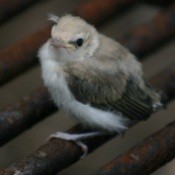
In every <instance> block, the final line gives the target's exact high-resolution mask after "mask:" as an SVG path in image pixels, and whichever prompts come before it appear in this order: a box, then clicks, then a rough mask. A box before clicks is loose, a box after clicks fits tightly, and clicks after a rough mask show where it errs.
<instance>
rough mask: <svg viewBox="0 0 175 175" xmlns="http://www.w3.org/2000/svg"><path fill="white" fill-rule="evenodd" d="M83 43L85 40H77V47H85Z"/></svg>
mask: <svg viewBox="0 0 175 175" xmlns="http://www.w3.org/2000/svg"><path fill="white" fill-rule="evenodd" d="M83 42H84V40H83V39H82V38H79V39H77V40H76V45H77V46H78V47H81V46H82V45H83Z"/></svg>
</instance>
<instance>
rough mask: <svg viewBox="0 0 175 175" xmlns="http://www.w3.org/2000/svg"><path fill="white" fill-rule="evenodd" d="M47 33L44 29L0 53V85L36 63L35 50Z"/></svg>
mask: <svg viewBox="0 0 175 175" xmlns="http://www.w3.org/2000/svg"><path fill="white" fill-rule="evenodd" d="M49 33H50V27H46V28H44V29H42V30H40V31H38V32H36V33H33V34H32V35H29V36H27V37H26V38H25V39H23V40H21V41H19V42H18V43H16V44H14V45H12V46H10V47H9V48H6V49H4V50H2V51H1V52H0V85H1V84H3V83H4V82H5V81H7V80H10V79H11V78H12V77H14V76H15V75H18V74H19V73H21V72H22V71H24V70H26V69H27V68H29V67H31V66H32V65H34V64H36V63H37V60H38V58H37V50H38V48H39V47H40V46H41V43H44V42H45V41H46V40H47V38H48V37H49V35H50V34H49Z"/></svg>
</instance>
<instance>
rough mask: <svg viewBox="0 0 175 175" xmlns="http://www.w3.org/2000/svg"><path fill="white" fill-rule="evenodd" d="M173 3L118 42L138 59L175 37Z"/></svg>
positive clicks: (174, 8)
mask: <svg viewBox="0 0 175 175" xmlns="http://www.w3.org/2000/svg"><path fill="white" fill-rule="evenodd" d="M174 16H175V3H173V4H172V5H170V8H168V9H166V10H163V11H161V12H160V13H159V14H158V15H156V16H155V18H153V20H151V21H150V22H148V23H146V24H143V25H140V26H138V27H136V28H134V29H133V30H131V32H129V33H128V34H127V35H124V36H122V37H121V39H120V42H121V43H122V44H123V45H124V46H126V47H127V48H129V49H130V51H131V52H133V53H135V54H136V55H137V56H138V57H141V56H143V55H145V53H146V54H148V53H149V52H150V51H152V50H153V49H156V48H158V47H159V46H160V45H161V44H163V43H164V42H165V41H167V40H168V39H172V37H174V35H175V19H174Z"/></svg>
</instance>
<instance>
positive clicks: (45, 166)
mask: <svg viewBox="0 0 175 175" xmlns="http://www.w3.org/2000/svg"><path fill="white" fill-rule="evenodd" d="M174 78H175V64H174V65H173V66H170V67H168V68H167V69H166V70H164V71H162V72H161V73H159V74H158V75H156V76H155V77H153V78H152V79H151V82H152V83H153V84H154V85H156V86H157V87H158V88H162V89H164V90H166V91H167V92H168V91H169V90H170V91H174V93H172V92H171V96H172V97H171V99H172V98H173V97H174V95H175V83H174V84H172V81H173V80H174ZM159 81H161V83H159ZM167 84H169V85H171V86H167ZM159 86H160V87H159ZM169 100H170V99H169ZM174 127H175V124H172V125H170V126H168V127H167V129H165V130H163V131H160V134H156V135H158V136H157V138H155V139H160V138H161V137H162V136H165V135H168V134H167V133H172V134H169V137H167V136H166V137H167V139H168V141H167V144H166V145H165V143H164V142H163V141H164V140H162V142H159V140H157V142H159V144H160V143H161V144H162V147H163V148H164V150H163V149H161V148H162V147H161V146H160V147H156V145H155V147H154V151H155V152H156V151H157V154H156V155H158V153H159V154H160V152H162V151H164V153H161V154H162V156H163V159H164V161H163V163H164V164H165V163H166V162H167V161H170V160H171V159H172V158H173V156H174V152H175V149H174V150H173V151H174V152H172V153H171V154H172V155H170V152H171V151H172V148H174V146H175V145H174V144H175V140H174V135H173V132H174V129H175V128H174ZM167 130H168V131H167ZM69 132H74V133H82V132H86V130H84V129H82V128H81V126H79V125H78V126H76V127H74V128H73V129H71V130H70V131H69ZM162 133H164V135H162ZM174 134H175V132H174ZM112 137H113V136H105V137H102V136H101V137H96V138H93V139H86V140H84V142H85V143H86V144H87V145H88V148H89V152H92V151H93V150H95V149H96V148H98V147H99V146H100V145H102V144H103V143H105V142H106V141H108V140H109V139H111V138H112ZM153 137H154V136H153ZM172 138H173V139H172ZM148 140H149V139H148ZM171 140H173V141H172V142H171ZM165 141H166V140H165ZM153 143H156V141H155V142H153ZM161 144H160V145H161ZM157 146H158V145H157ZM143 148H144V147H143ZM146 148H149V147H146ZM143 150H144V149H143ZM150 150H151V149H150ZM145 153H146V152H145ZM81 154H82V152H81V149H80V148H79V147H78V146H77V145H76V144H74V143H72V142H69V141H65V140H61V139H52V140H50V141H48V142H47V143H46V144H44V145H43V146H41V147H40V148H39V149H37V150H36V151H35V152H34V153H32V154H30V155H29V156H27V157H25V158H24V159H23V160H21V161H19V162H18V163H15V164H13V166H10V167H9V168H7V169H6V170H2V173H1V171H0V175H1V174H3V173H4V172H6V174H5V175H11V174H13V173H15V171H19V172H22V173H23V175H42V174H43V173H44V172H45V173H44V174H50V175H52V174H55V173H56V172H58V171H61V170H62V169H64V168H66V167H68V166H70V165H72V164H73V163H75V162H76V161H78V160H79V159H80V156H81ZM150 154H151V153H150ZM133 155H137V154H133ZM133 157H134V156H131V158H133ZM143 157H144V155H143ZM155 158H156V157H155ZM133 159H134V158H133ZM160 160H161V159H160ZM146 161H148V162H149V159H147V160H146ZM126 164H127V163H126ZM147 164H148V163H147ZM147 164H146V165H147ZM155 164H156V163H155ZM146 165H145V167H147V166H146ZM160 166H162V162H161V161H160V162H159V163H157V165H156V167H160ZM133 171H134V169H133Z"/></svg>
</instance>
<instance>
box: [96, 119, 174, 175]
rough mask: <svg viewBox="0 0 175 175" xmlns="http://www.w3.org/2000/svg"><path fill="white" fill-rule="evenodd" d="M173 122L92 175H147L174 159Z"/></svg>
mask: <svg viewBox="0 0 175 175" xmlns="http://www.w3.org/2000/svg"><path fill="white" fill-rule="evenodd" d="M174 148H175V122H173V123H171V124H169V125H168V126H166V127H165V128H163V129H162V130H160V131H158V132H156V133H155V134H153V135H152V136H150V137H148V138H146V139H145V140H144V141H143V142H142V143H140V144H138V145H136V146H134V147H133V148H131V149H129V150H128V151H126V152H125V153H123V154H121V155H119V156H118V157H117V158H115V159H113V160H112V161H110V162H109V163H107V164H106V165H104V166H103V167H102V168H100V169H99V170H98V171H97V172H96V173H94V174H93V175H114V174H117V175H136V174H137V175H148V174H150V173H152V172H154V171H155V170H157V169H158V168H160V167H161V166H163V165H165V164H166V163H168V162H169V161H171V160H172V159H173V158H174V157H175V149H174Z"/></svg>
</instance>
